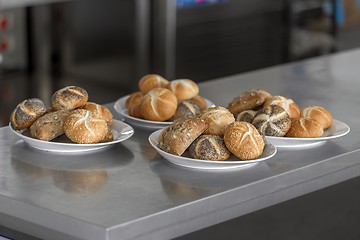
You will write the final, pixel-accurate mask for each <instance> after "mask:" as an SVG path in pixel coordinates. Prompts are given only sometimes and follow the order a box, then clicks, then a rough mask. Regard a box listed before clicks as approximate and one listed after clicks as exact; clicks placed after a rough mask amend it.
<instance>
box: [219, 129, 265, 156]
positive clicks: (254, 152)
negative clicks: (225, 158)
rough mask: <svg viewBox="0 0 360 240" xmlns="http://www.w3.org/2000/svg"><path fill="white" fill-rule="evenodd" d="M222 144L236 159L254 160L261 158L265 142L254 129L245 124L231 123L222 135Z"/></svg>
mask: <svg viewBox="0 0 360 240" xmlns="http://www.w3.org/2000/svg"><path fill="white" fill-rule="evenodd" d="M224 143H225V145H226V147H227V149H229V151H230V152H232V153H233V154H234V155H235V156H236V157H238V158H240V159H242V160H254V159H257V158H259V157H260V156H261V154H262V153H263V151H264V147H265V142H264V139H263V137H262V136H261V135H260V134H259V132H258V131H257V130H256V128H255V127H254V126H253V125H251V124H250V123H247V122H233V123H231V124H230V125H229V126H228V127H227V128H226V129H225V133H224Z"/></svg>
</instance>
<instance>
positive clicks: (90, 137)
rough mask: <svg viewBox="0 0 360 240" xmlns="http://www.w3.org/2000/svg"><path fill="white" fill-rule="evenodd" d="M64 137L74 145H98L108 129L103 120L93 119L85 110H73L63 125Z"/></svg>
mask: <svg viewBox="0 0 360 240" xmlns="http://www.w3.org/2000/svg"><path fill="white" fill-rule="evenodd" d="M64 131H65V135H66V136H67V137H68V138H69V139H70V140H71V141H73V142H75V143H82V144H86V143H98V142H100V141H101V140H103V139H104V137H105V136H106V134H107V132H108V131H109V129H108V124H107V123H106V121H105V120H103V119H99V118H94V117H93V116H92V112H91V111H89V110H86V109H76V110H74V111H73V112H72V113H71V114H70V115H69V116H68V117H67V119H66V121H65V123H64Z"/></svg>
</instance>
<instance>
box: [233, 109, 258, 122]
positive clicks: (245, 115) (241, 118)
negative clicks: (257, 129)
mask: <svg viewBox="0 0 360 240" xmlns="http://www.w3.org/2000/svg"><path fill="white" fill-rule="evenodd" d="M256 113H257V111H254V110H245V111H242V112H241V113H239V114H238V115H237V116H236V121H238V122H248V123H252V121H253V120H254V117H255V115H256Z"/></svg>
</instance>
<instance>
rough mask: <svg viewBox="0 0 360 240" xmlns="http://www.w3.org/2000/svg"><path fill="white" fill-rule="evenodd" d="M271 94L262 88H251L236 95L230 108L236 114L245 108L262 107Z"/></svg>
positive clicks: (229, 105)
mask: <svg viewBox="0 0 360 240" xmlns="http://www.w3.org/2000/svg"><path fill="white" fill-rule="evenodd" d="M270 97H271V94H270V93H268V92H266V91H264V90H261V89H250V90H248V91H246V92H243V93H242V94H240V95H239V96H237V97H235V98H234V99H233V100H232V101H231V102H230V103H229V104H228V109H229V110H230V112H231V113H232V114H234V115H237V114H238V113H240V112H242V111H245V110H256V109H258V108H259V107H261V106H262V105H263V104H264V102H265V100H266V99H268V98H270Z"/></svg>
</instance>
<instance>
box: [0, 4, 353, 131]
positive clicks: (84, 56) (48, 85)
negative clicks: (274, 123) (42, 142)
mask: <svg viewBox="0 0 360 240" xmlns="http://www.w3.org/2000/svg"><path fill="white" fill-rule="evenodd" d="M359 46H360V0H275V1H268V0H242V1H239V0H102V1H99V0H67V1H64V0H0V126H3V125H6V124H7V123H8V121H9V114H10V113H11V111H12V109H13V108H14V107H15V106H16V105H17V104H18V103H19V102H21V101H22V100H24V99H27V98H30V97H39V98H41V99H43V100H44V101H45V102H46V103H47V104H49V102H50V99H51V95H52V93H53V92H54V91H56V90H57V89H59V88H61V87H63V86H66V85H78V86H81V87H84V88H85V89H86V90H87V91H88V93H89V96H90V100H91V101H94V102H98V103H106V102H112V101H115V100H117V99H118V98H120V97H122V96H124V95H125V94H128V93H130V92H133V91H136V89H137V82H138V80H139V79H140V78H141V76H143V75H145V74H147V73H158V74H161V75H163V76H164V77H166V78H168V79H169V80H172V79H176V78H190V79H193V80H194V81H196V82H201V81H205V80H209V79H214V78H219V77H222V76H227V75H231V74H236V73H242V72H246V71H252V70H256V69H259V68H264V67H269V66H273V65H278V64H282V63H287V62H292V61H298V60H302V59H306V58H309V57H314V56H320V55H323V54H329V53H333V52H338V51H344V50H349V49H352V48H356V47H359Z"/></svg>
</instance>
